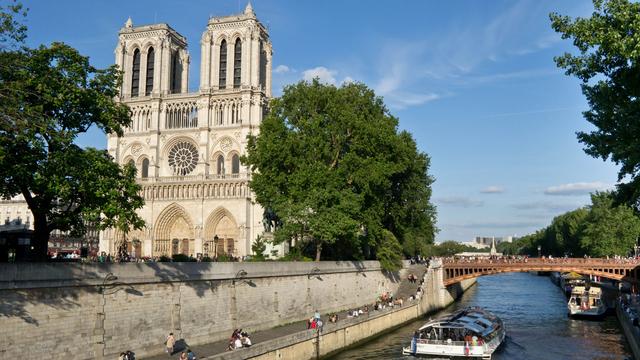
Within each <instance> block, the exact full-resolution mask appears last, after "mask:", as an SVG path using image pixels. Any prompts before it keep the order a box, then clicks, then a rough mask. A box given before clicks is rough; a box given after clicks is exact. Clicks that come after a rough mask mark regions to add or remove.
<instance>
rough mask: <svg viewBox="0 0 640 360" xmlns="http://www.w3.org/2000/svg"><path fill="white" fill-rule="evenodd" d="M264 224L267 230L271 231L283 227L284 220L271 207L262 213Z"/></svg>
mask: <svg viewBox="0 0 640 360" xmlns="http://www.w3.org/2000/svg"><path fill="white" fill-rule="evenodd" d="M262 226H264V231H265V232H268V233H270V232H271V231H272V230H274V231H275V230H277V229H278V228H280V227H282V221H280V218H278V216H277V215H276V213H275V212H274V211H273V210H272V209H271V208H267V209H266V210H265V211H264V214H263V215H262Z"/></svg>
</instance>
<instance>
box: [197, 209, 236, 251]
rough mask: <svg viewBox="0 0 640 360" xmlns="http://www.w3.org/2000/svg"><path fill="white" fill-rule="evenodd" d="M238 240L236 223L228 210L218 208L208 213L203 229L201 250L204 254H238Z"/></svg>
mask: <svg viewBox="0 0 640 360" xmlns="http://www.w3.org/2000/svg"><path fill="white" fill-rule="evenodd" d="M238 241H239V231H238V225H237V223H236V221H235V219H234V217H233V215H231V213H230V212H229V211H228V210H226V209H224V208H218V209H216V210H215V211H214V212H213V213H211V215H209V217H208V218H207V222H206V225H205V229H204V244H203V248H204V249H203V250H204V253H205V255H206V256H210V257H216V256H217V257H219V256H220V255H223V254H224V255H227V256H239V255H241V254H240V253H239V250H238Z"/></svg>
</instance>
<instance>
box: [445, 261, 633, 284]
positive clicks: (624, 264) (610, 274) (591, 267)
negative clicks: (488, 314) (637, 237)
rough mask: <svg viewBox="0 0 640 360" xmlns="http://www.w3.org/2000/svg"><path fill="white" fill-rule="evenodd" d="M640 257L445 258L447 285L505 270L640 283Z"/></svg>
mask: <svg viewBox="0 0 640 360" xmlns="http://www.w3.org/2000/svg"><path fill="white" fill-rule="evenodd" d="M639 266H640V260H636V259H581V258H558V259H540V258H525V259H508V258H498V259H475V260H469V259H445V260H444V261H443V263H442V267H443V269H444V285H451V284H455V283H457V282H460V281H462V280H466V279H470V278H474V277H478V276H483V275H491V274H499V273H505V272H528V271H559V272H569V271H575V272H577V273H579V274H583V275H595V276H600V277H603V278H609V279H614V280H624V281H629V282H633V283H638V280H637V279H638V277H639V275H640V268H639Z"/></svg>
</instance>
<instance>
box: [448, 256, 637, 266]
mask: <svg viewBox="0 0 640 360" xmlns="http://www.w3.org/2000/svg"><path fill="white" fill-rule="evenodd" d="M442 262H443V264H444V266H445V267H450V266H451V265H454V266H456V265H457V266H464V267H474V265H477V266H500V265H507V266H508V265H518V264H526V265H531V266H535V265H541V266H543V265H579V266H603V265H617V266H619V265H622V266H624V265H640V259H627V258H621V259H602V258H586V259H584V258H551V259H550V258H521V259H517V258H516V259H510V258H495V259H482V258H476V259H453V258H445V259H442Z"/></svg>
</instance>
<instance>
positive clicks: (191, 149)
mask: <svg viewBox="0 0 640 360" xmlns="http://www.w3.org/2000/svg"><path fill="white" fill-rule="evenodd" d="M196 165H198V150H197V149H196V147H195V146H194V145H193V144H191V143H189V142H186V141H182V142H179V143H177V144H176V145H174V146H173V147H172V148H171V150H170V151H169V166H170V167H171V169H173V173H174V174H176V175H187V174H189V173H191V172H192V171H193V169H195V168H196Z"/></svg>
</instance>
